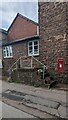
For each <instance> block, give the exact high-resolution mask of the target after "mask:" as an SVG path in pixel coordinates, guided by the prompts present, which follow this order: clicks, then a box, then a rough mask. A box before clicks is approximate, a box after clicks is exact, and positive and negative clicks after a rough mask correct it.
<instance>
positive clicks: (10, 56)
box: [3, 46, 13, 58]
mask: <svg viewBox="0 0 68 120" xmlns="http://www.w3.org/2000/svg"><path fill="white" fill-rule="evenodd" d="M7 52H8V55H7ZM3 56H4V58H12V57H13V52H12V46H5V47H3Z"/></svg>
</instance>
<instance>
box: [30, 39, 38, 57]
mask: <svg viewBox="0 0 68 120" xmlns="http://www.w3.org/2000/svg"><path fill="white" fill-rule="evenodd" d="M35 41H37V42H38V53H37V54H35V53H34V42H35ZM30 42H32V48H33V51H32V52H33V54H30V53H29V43H30ZM37 55H39V40H34V41H29V42H28V56H37Z"/></svg>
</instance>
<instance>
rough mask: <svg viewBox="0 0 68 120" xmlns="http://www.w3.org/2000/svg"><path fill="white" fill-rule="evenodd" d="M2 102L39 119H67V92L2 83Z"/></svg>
mask: <svg viewBox="0 0 68 120" xmlns="http://www.w3.org/2000/svg"><path fill="white" fill-rule="evenodd" d="M2 92H3V94H2V95H3V98H2V100H3V102H4V103H7V104H9V105H11V106H14V107H15V108H18V109H19V110H21V111H24V112H27V113H28V114H31V115H33V116H36V117H39V118H55V117H60V118H68V115H67V110H68V102H67V95H68V91H64V90H55V89H45V88H36V87H33V86H28V85H24V84H16V83H8V82H5V81H3V82H2Z"/></svg>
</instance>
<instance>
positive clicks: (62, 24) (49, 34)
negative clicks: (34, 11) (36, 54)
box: [38, 2, 68, 80]
mask: <svg viewBox="0 0 68 120" xmlns="http://www.w3.org/2000/svg"><path fill="white" fill-rule="evenodd" d="M66 8H67V3H66V2H62V3H61V2H39V11H38V12H39V26H40V28H39V29H40V60H41V61H42V62H43V63H45V64H46V65H47V66H48V67H49V69H50V70H52V71H53V74H54V75H55V74H57V75H58V77H57V79H59V77H60V78H61V80H62V79H63V77H64V79H66V78H67V72H68V68H67V59H66V58H68V54H67V52H66V51H68V47H67V46H68V44H67V35H66V22H67V9H66ZM58 58H63V59H64V62H65V68H64V69H65V70H64V73H61V74H60V73H58ZM61 76H63V77H61ZM64 79H63V80H64Z"/></svg>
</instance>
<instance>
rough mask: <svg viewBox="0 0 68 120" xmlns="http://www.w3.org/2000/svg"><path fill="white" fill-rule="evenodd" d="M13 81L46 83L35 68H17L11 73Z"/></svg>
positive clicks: (31, 83) (33, 83) (38, 84)
mask: <svg viewBox="0 0 68 120" xmlns="http://www.w3.org/2000/svg"><path fill="white" fill-rule="evenodd" d="M11 79H12V81H15V82H21V83H25V84H29V85H34V86H41V85H44V80H42V79H41V77H40V75H38V74H37V71H36V70H34V69H21V68H20V69H17V70H16V71H13V72H12V74H11Z"/></svg>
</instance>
